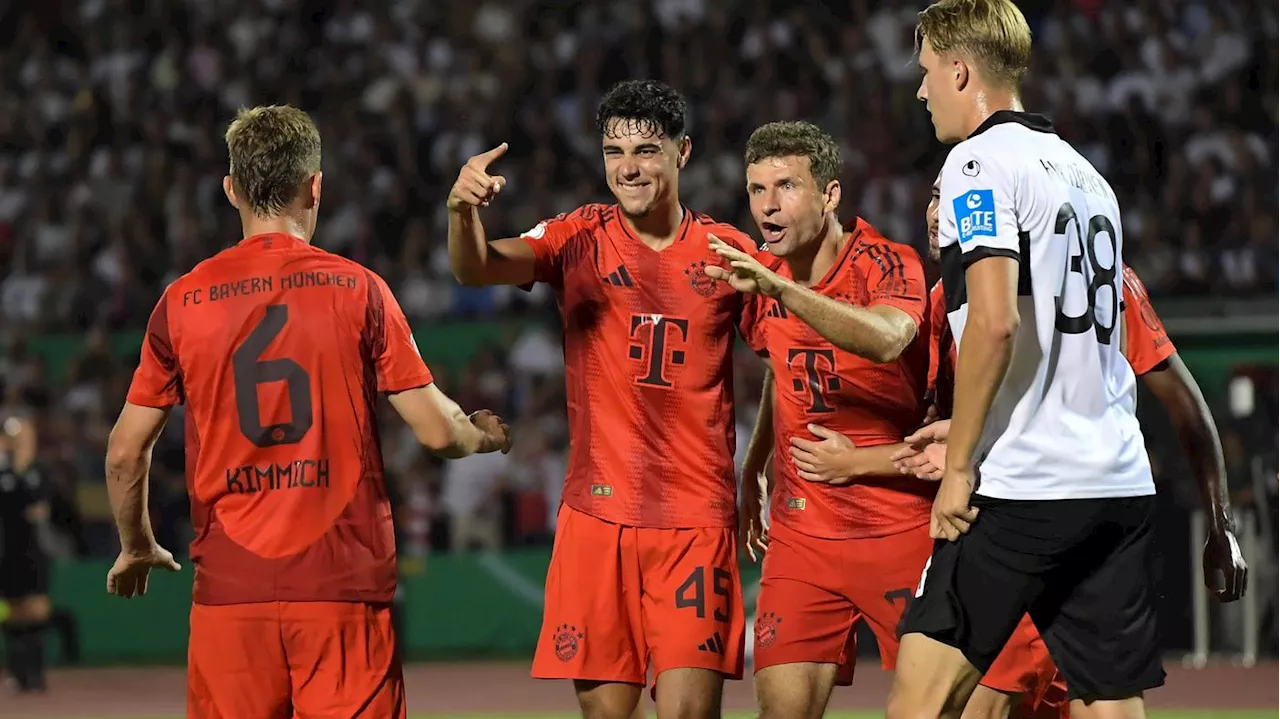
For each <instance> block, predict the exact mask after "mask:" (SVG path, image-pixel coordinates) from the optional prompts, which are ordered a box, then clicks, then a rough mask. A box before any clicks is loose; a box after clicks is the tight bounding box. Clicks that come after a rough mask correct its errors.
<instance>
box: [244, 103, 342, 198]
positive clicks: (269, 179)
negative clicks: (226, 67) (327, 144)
mask: <svg viewBox="0 0 1280 719" xmlns="http://www.w3.org/2000/svg"><path fill="white" fill-rule="evenodd" d="M227 154H228V156H229V157H230V161H231V171H230V173H229V174H230V175H231V182H232V184H233V185H235V189H236V193H237V194H238V195H239V196H240V198H241V200H243V201H244V202H247V203H248V204H249V207H250V208H251V209H252V210H253V213H254V214H255V215H258V216H259V217H272V216H275V215H279V214H280V213H281V212H282V211H284V209H285V208H286V207H288V206H289V203H291V202H293V199H294V197H295V196H296V195H297V193H298V187H299V186H300V185H301V184H302V183H303V182H304V181H305V180H306V179H307V178H308V177H310V176H311V175H314V174H315V173H317V172H319V171H320V131H319V130H317V129H316V125H315V123H314V122H312V121H311V117H310V116H308V115H307V113H305V112H303V111H302V110H299V109H298V108H296V107H291V106H289V105H270V106H266V107H255V108H251V109H247V110H240V112H238V113H236V119H235V120H232V122H231V126H230V127H228V128H227Z"/></svg>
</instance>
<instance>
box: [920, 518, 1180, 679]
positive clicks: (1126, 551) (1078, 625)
mask: <svg viewBox="0 0 1280 719" xmlns="http://www.w3.org/2000/svg"><path fill="white" fill-rule="evenodd" d="M972 504H973V506H974V507H977V508H978V509H979V514H978V519H977V521H975V522H974V523H973V527H972V528H971V529H970V530H969V533H968V534H966V535H964V536H962V537H961V538H960V540H959V541H956V542H948V541H946V540H938V541H937V542H936V543H935V544H934V548H933V556H932V557H931V558H930V559H929V563H928V564H927V565H926V566H925V570H924V573H923V575H922V576H921V584H920V589H919V591H918V592H917V594H918V595H919V596H918V597H917V598H916V600H915V601H914V602H912V603H911V606H910V607H909V608H908V610H907V613H906V615H905V616H904V617H903V619H902V624H901V626H900V633H902V634H909V633H919V634H924V635H926V636H929V637H931V638H933V639H935V640H937V641H940V642H942V643H944V644H947V645H949V646H953V647H956V648H957V649H959V650H960V651H961V652H963V653H964V656H965V658H966V659H968V660H969V662H970V663H971V664H973V665H974V666H975V667H977V668H978V669H979V670H980V671H983V672H986V671H987V669H989V668H990V667H991V664H992V662H994V661H995V659H996V656H997V655H998V654H999V653H1000V650H1001V649H1002V648H1003V647H1004V645H1005V642H1007V641H1008V639H1009V637H1010V636H1011V635H1012V634H1013V631H1014V628H1015V627H1016V626H1017V625H1018V622H1019V620H1020V619H1021V618H1022V615H1023V614H1024V613H1030V614H1031V619H1032V620H1033V621H1034V622H1035V624H1036V626H1037V627H1038V628H1039V630H1040V633H1041V634H1042V635H1043V637H1044V642H1045V646H1047V647H1048V649H1049V654H1050V655H1051V656H1052V657H1053V660H1054V662H1055V663H1056V664H1057V665H1058V668H1059V669H1060V670H1061V671H1062V674H1063V676H1064V677H1066V680H1067V689H1068V694H1069V695H1070V697H1071V698H1072V699H1084V700H1086V701H1091V700H1095V699H1123V698H1127V697H1131V696H1136V695H1138V694H1140V693H1141V692H1143V691H1146V690H1148V689H1152V688H1154V687H1158V686H1160V685H1162V684H1164V676H1165V675H1164V667H1163V665H1162V664H1161V646H1160V638H1159V636H1158V634H1157V626H1156V624H1157V620H1156V607H1155V595H1156V589H1155V578H1154V567H1153V566H1152V565H1153V564H1154V562H1153V561H1152V560H1153V556H1152V549H1153V539H1152V533H1153V514H1154V512H1155V497H1154V496H1147V497H1128V498H1116V499H1067V500H1044V501H1028V500H1007V499H992V498H990V497H981V496H976V495H975V496H974V497H973V500H972Z"/></svg>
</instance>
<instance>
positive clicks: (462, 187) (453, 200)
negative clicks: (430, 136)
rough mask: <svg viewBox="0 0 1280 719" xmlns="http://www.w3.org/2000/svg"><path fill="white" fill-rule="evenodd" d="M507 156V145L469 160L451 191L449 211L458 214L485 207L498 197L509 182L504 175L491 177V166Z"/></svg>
mask: <svg viewBox="0 0 1280 719" xmlns="http://www.w3.org/2000/svg"><path fill="white" fill-rule="evenodd" d="M505 154H507V143H505V142H504V143H502V144H501V145H498V146H497V147H495V148H493V149H492V150H489V151H488V152H482V153H480V154H479V155H476V156H475V157H472V158H471V159H469V160H467V164H465V165H463V166H462V171H461V172H459V173H458V181H457V182H455V183H453V189H451V190H449V200H448V201H447V203H446V204H447V205H448V206H449V209H450V210H452V211H454V212H457V211H458V210H461V209H462V208H464V207H485V206H487V205H488V204H489V201H490V200H492V199H493V198H495V197H497V196H498V193H499V192H501V191H502V186H503V185H505V184H507V180H506V178H505V177H503V176H502V175H490V174H489V165H490V164H492V163H493V161H494V160H496V159H498V158H499V157H502V156H503V155H505Z"/></svg>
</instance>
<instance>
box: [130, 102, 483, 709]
mask: <svg viewBox="0 0 1280 719" xmlns="http://www.w3.org/2000/svg"><path fill="white" fill-rule="evenodd" d="M226 141H227V150H228V154H229V155H230V161H231V163H230V164H231V167H230V174H229V175H228V176H227V177H226V179H224V180H223V189H224V190H225V192H226V195H227V199H228V200H229V201H230V202H231V205H232V206H233V207H235V208H236V209H237V210H238V211H239V213H240V222H241V225H242V226H243V228H244V240H243V241H241V242H240V243H239V244H237V245H236V246H234V247H232V248H230V249H227V250H224V251H223V252H220V253H218V254H217V255H215V256H214V257H212V258H210V259H208V260H206V261H204V262H202V263H200V264H199V265H197V266H196V267H195V269H193V270H191V271H190V272H188V273H187V274H185V275H183V276H182V277H180V278H179V279H178V280H177V281H175V282H174V283H173V284H171V285H170V286H169V287H168V288H167V289H166V290H165V292H164V294H163V295H162V296H161V298H160V301H159V302H158V303H157V304H156V307H155V310H154V311H153V312H152V314H151V319H150V321H149V322H148V325H147V331H146V335H145V338H144V340H143V345H142V356H141V359H140V363H139V366H138V369H137V371H136V372H135V374H134V377H133V383H132V385H131V386H130V388H129V394H128V401H127V402H126V403H125V406H124V409H123V411H121V413H120V417H119V419H118V420H117V421H116V425H115V428H114V429H113V430H112V432H111V438H110V440H109V443H108V447H107V462H106V470H107V488H108V491H109V493H110V497H111V506H112V510H113V512H114V514H115V520H116V526H117V529H118V530H119V534H120V545H121V551H120V555H119V557H118V558H117V559H116V562H115V566H113V567H112V568H111V571H110V573H109V574H108V575H107V591H108V592H109V593H112V594H116V595H119V596H122V597H125V598H128V597H132V596H136V595H142V594H145V593H146V590H147V581H148V573H149V570H151V569H152V568H164V569H169V570H174V571H176V570H178V569H179V567H178V564H177V562H175V561H174V559H173V555H171V554H170V553H169V552H168V551H167V550H165V549H163V548H161V547H160V546H159V545H158V544H157V543H156V540H155V537H154V535H153V534H152V531H151V524H150V521H149V520H148V517H147V484H148V481H147V473H148V469H149V467H150V458H151V448H152V446H153V445H154V443H155V441H156V437H157V436H158V435H159V434H160V431H161V429H162V428H163V426H164V423H165V420H166V418H167V417H168V416H169V412H170V411H171V409H172V408H173V407H174V406H175V405H178V404H183V405H185V409H186V412H185V415H186V417H185V419H186V443H187V446H186V454H187V488H188V491H189V493H190V495H191V518H192V523H193V525H194V529H195V536H196V539H195V540H194V541H193V542H192V545H191V561H192V562H193V563H194V564H195V566H196V572H195V588H194V597H193V599H194V603H193V605H192V607H191V638H190V644H189V649H188V657H187V662H188V664H187V716H189V717H197V718H205V717H208V718H227V717H268V716H271V717H274V716H338V715H341V716H344V717H369V718H371V719H372V718H373V717H378V718H379V719H381V718H384V717H397V716H398V717H404V716H405V698H404V684H403V681H402V677H401V667H400V663H399V658H398V656H397V651H396V639H395V635H394V631H393V629H392V623H391V601H392V597H393V595H394V593H395V589H396V554H395V542H394V538H393V532H392V524H391V509H390V506H389V505H388V503H387V490H386V487H385V486H384V477H383V466H382V456H381V449H380V440H379V435H378V428H377V425H376V421H375V402H376V401H377V397H378V393H379V392H382V393H385V394H387V395H388V397H389V399H390V402H391V405H392V406H393V407H394V408H395V409H396V411H397V412H398V413H399V414H400V416H401V417H403V418H404V419H405V421H406V422H408V424H409V426H410V427H411V428H412V430H413V432H414V434H415V436H416V437H417V438H418V440H419V441H420V442H421V443H422V444H423V446H425V447H426V448H427V449H428V450H430V451H432V452H435V453H437V454H440V455H443V456H446V457H463V456H466V455H469V454H472V453H474V452H492V451H497V450H501V451H506V450H507V449H508V441H507V432H506V427H505V425H503V424H502V423H501V422H500V420H499V419H498V418H497V417H495V416H494V415H492V414H490V413H488V412H486V411H481V412H477V413H475V414H473V415H471V416H470V417H468V416H467V415H465V414H464V413H463V412H462V410H461V409H459V408H458V406H457V405H456V404H455V403H454V402H453V401H452V400H450V399H448V398H447V397H446V396H445V395H444V394H443V393H442V392H440V390H439V389H438V388H437V387H436V386H435V384H434V383H433V379H432V375H431V372H430V370H428V369H427V366H426V365H425V364H424V363H423V361H422V358H421V357H420V356H419V355H418V351H417V346H416V345H415V343H414V339H413V335H412V334H411V332H410V330H409V324H408V322H407V321H406V320H405V317H404V314H403V312H401V310H400V307H399V305H398V304H397V302H396V300H395V298H394V297H393V296H392V295H391V292H390V290H389V289H388V288H387V285H386V283H385V282H383V280H382V279H381V278H379V277H378V276H377V275H375V274H374V273H373V272H371V271H369V270H367V269H365V268H364V267H362V266H360V265H359V264H357V263H355V262H352V261H351V260H348V259H345V258H342V257H339V256H337V255H333V254H330V253H328V252H325V251H323V250H320V249H317V248H315V247H313V246H312V245H311V244H310V239H311V237H312V234H313V233H314V231H315V227H316V216H317V213H318V210H319V204H320V181H321V173H320V134H319V132H318V131H317V130H316V127H315V125H314V124H312V121H311V119H310V118H309V117H308V116H307V115H306V114H305V113H303V112H302V111H300V110H297V109H295V108H292V107H281V106H272V107H258V108H254V109H251V110H244V111H241V112H240V113H239V114H238V115H237V117H236V118H235V121H234V122H232V123H231V126H230V128H229V129H228V130H227V134H226Z"/></svg>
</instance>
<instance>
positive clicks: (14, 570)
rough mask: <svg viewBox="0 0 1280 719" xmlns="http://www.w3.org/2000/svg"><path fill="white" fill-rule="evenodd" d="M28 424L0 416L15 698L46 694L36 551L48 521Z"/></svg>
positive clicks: (44, 577) (1, 506)
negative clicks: (43, 528)
mask: <svg viewBox="0 0 1280 719" xmlns="http://www.w3.org/2000/svg"><path fill="white" fill-rule="evenodd" d="M35 458H36V438H35V427H34V423H33V422H32V420H31V419H29V418H26V417H22V416H17V415H15V414H13V413H9V412H5V413H2V414H0V600H2V601H3V602H5V603H6V604H7V607H8V612H7V614H8V616H7V617H6V618H5V619H4V622H3V627H4V645H5V655H6V659H7V661H6V666H7V669H8V675H9V676H8V677H7V680H6V681H7V683H8V684H9V685H10V687H11V689H12V690H14V691H16V692H19V693H27V692H42V691H44V689H45V656H44V654H45V652H44V641H45V639H44V637H45V628H46V627H47V626H48V623H49V618H50V614H51V605H50V601H49V596H48V594H49V558H48V556H47V555H46V553H45V552H44V550H43V549H42V548H41V546H40V541H39V534H40V527H41V525H42V524H44V523H45V522H47V521H48V516H49V502H48V496H47V494H48V486H49V485H48V482H47V481H46V480H45V478H44V477H43V475H42V474H41V473H40V471H39V470H38V468H37V466H36V463H35Z"/></svg>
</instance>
